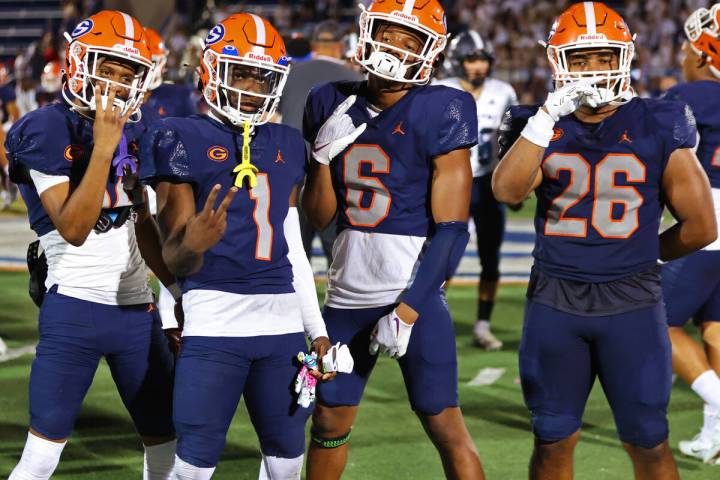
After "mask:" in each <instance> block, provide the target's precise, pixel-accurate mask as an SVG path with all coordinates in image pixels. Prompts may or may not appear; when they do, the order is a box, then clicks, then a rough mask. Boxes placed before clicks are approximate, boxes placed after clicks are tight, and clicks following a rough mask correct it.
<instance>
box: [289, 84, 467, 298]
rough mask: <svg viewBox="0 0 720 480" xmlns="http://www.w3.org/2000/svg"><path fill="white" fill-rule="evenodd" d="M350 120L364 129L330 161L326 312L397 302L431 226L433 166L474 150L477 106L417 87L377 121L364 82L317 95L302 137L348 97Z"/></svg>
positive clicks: (463, 97)
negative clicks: (333, 226) (333, 217)
mask: <svg viewBox="0 0 720 480" xmlns="http://www.w3.org/2000/svg"><path fill="white" fill-rule="evenodd" d="M353 94H355V95H357V101H356V102H355V104H354V105H353V106H352V107H351V108H350V110H348V112H347V114H348V115H349V116H350V117H351V118H352V119H353V123H354V124H355V125H360V124H362V123H367V129H366V130H365V131H364V132H363V133H362V135H360V137H358V138H357V139H356V140H355V143H354V144H351V145H350V146H349V147H348V148H346V149H345V150H344V151H343V152H341V153H340V154H339V155H338V156H337V157H335V159H333V161H332V163H331V165H330V167H331V170H332V176H333V184H334V185H335V193H336V197H337V201H338V219H337V227H338V238H337V240H336V241H335V245H334V247H333V264H332V266H331V267H330V270H329V272H328V289H327V300H326V304H327V305H329V306H331V307H336V308H369V307H377V306H383V305H389V304H392V303H395V302H397V300H398V297H399V296H400V294H401V293H402V291H403V290H405V288H406V287H407V286H408V285H409V284H410V282H411V281H412V276H413V269H414V267H415V265H416V263H417V261H418V258H419V256H420V252H421V250H422V247H423V244H424V243H425V239H426V237H427V236H429V235H431V234H432V229H433V226H434V223H433V219H432V212H431V209H430V191H431V181H432V169H433V164H432V159H433V158H434V157H437V156H439V155H444V154H446V153H449V152H451V151H453V150H457V149H462V148H470V147H472V146H473V145H475V144H476V143H477V132H478V128H477V113H476V109H475V101H474V100H473V98H472V96H471V95H470V94H468V93H466V92H463V91H460V90H457V89H454V88H449V87H445V86H420V87H414V88H412V89H411V90H409V91H408V93H407V94H405V96H404V97H403V98H402V99H401V100H399V101H398V102H397V103H396V104H395V105H393V106H392V107H390V108H387V109H385V110H383V111H382V112H380V113H377V112H375V111H373V110H372V109H371V108H370V106H369V104H368V102H367V99H366V97H367V84H366V83H365V82H338V83H330V84H325V85H322V86H320V87H317V88H315V89H313V90H312V91H311V92H310V96H309V97H308V101H307V105H306V108H305V119H304V125H303V128H304V134H305V139H306V140H307V141H308V142H310V144H312V143H313V142H314V140H315V137H316V136H317V133H318V130H319V129H320V127H321V126H322V125H323V123H324V122H325V121H326V120H327V118H328V117H329V116H330V115H331V114H332V113H333V111H334V110H335V108H336V107H337V106H338V105H339V104H340V103H342V102H343V101H344V100H345V99H346V98H347V97H348V96H350V95H353Z"/></svg>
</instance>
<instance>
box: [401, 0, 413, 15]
mask: <svg viewBox="0 0 720 480" xmlns="http://www.w3.org/2000/svg"><path fill="white" fill-rule="evenodd" d="M413 7H415V0H405V5H403V13H404V14H405V15H412V14H413V13H412V11H413Z"/></svg>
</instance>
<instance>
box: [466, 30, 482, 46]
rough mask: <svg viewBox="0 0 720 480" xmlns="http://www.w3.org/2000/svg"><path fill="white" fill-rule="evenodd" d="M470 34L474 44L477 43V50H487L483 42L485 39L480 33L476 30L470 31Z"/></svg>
mask: <svg viewBox="0 0 720 480" xmlns="http://www.w3.org/2000/svg"><path fill="white" fill-rule="evenodd" d="M468 34H469V35H470V38H472V40H473V43H475V48H477V49H478V50H484V49H485V42H483V39H482V37H481V36H480V34H479V33H477V32H476V31H475V30H468Z"/></svg>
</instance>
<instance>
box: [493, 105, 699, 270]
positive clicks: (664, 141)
mask: <svg viewBox="0 0 720 480" xmlns="http://www.w3.org/2000/svg"><path fill="white" fill-rule="evenodd" d="M537 109H538V107H537V106H536V107H528V106H518V107H512V108H510V110H508V112H507V113H506V118H505V121H504V123H503V126H502V127H501V132H500V155H501V156H502V155H504V154H505V152H506V151H507V150H508V149H509V148H510V147H511V146H512V144H513V143H514V142H515V140H516V139H517V138H518V137H519V135H520V132H521V131H522V129H523V127H524V126H525V124H526V123H527V120H528V119H529V118H530V117H531V116H532V115H534V114H535V112H537ZM696 137H697V129H696V125H695V119H694V117H693V115H692V112H691V111H690V109H689V108H688V107H687V106H686V105H685V104H684V103H682V102H677V101H669V100H650V99H641V98H634V99H632V100H631V101H630V102H628V103H626V104H624V105H622V106H621V107H619V108H618V110H617V111H616V112H615V113H614V114H613V115H611V116H610V117H608V118H606V119H605V120H604V121H602V122H600V123H596V124H589V123H583V122H581V121H580V120H578V119H577V118H576V117H575V116H574V115H568V116H566V117H563V118H561V119H560V120H559V121H558V122H557V123H556V124H555V128H554V134H553V137H552V140H551V141H550V145H549V146H548V148H547V149H546V150H545V153H544V155H543V160H542V164H541V168H542V174H543V180H542V183H541V184H540V186H539V187H538V188H537V190H535V195H536V196H537V210H536V213H535V231H536V234H537V236H536V240H535V249H534V250H533V256H534V257H535V267H536V268H538V269H539V270H540V271H541V272H543V273H545V274H547V275H550V276H552V277H556V278H562V279H567V280H578V281H583V282H591V283H599V282H609V281H613V280H618V279H621V278H623V277H627V276H630V275H633V274H635V273H639V272H642V271H644V270H648V269H650V268H652V267H653V266H654V265H655V264H656V263H657V259H658V256H659V240H658V231H659V228H660V217H661V214H662V209H663V201H662V176H663V173H664V171H665V167H666V166H667V162H668V160H669V158H670V155H671V154H672V153H673V152H674V151H675V150H676V149H679V148H691V147H693V146H694V145H695V142H696Z"/></svg>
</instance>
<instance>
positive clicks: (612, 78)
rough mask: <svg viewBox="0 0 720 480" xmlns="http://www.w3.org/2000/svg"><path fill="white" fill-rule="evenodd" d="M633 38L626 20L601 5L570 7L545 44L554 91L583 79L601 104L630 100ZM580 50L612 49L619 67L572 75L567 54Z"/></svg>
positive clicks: (631, 95) (554, 26) (633, 51)
mask: <svg viewBox="0 0 720 480" xmlns="http://www.w3.org/2000/svg"><path fill="white" fill-rule="evenodd" d="M634 39H635V38H634V36H633V35H632V34H631V33H630V29H629V28H628V26H627V24H626V23H625V20H623V18H622V17H621V16H620V15H619V14H618V13H617V12H615V10H613V9H612V8H610V7H608V6H607V5H605V4H604V3H601V2H582V3H576V4H574V5H572V6H570V7H569V8H567V9H566V10H565V11H564V12H563V13H562V14H560V16H559V17H558V18H557V20H555V23H554V24H553V26H552V29H551V30H550V36H549V38H548V41H547V43H546V44H544V45H545V46H546V50H547V56H548V60H549V61H550V65H551V66H552V70H553V80H555V88H556V89H557V88H559V87H562V86H563V85H564V84H566V83H572V82H577V81H579V80H586V81H589V83H591V84H592V85H593V86H594V87H595V89H596V90H597V91H598V94H599V98H600V99H601V103H602V104H609V103H623V102H626V101H628V100H630V99H631V98H632V97H633V95H634V91H633V89H632V87H631V86H630V66H631V64H632V59H633V56H634V55H635V44H634ZM580 49H583V50H588V49H592V50H596V49H612V50H613V51H616V52H617V54H618V68H617V69H614V70H596V71H583V72H571V71H570V69H569V64H568V54H570V53H572V52H574V51H577V50H580Z"/></svg>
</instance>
